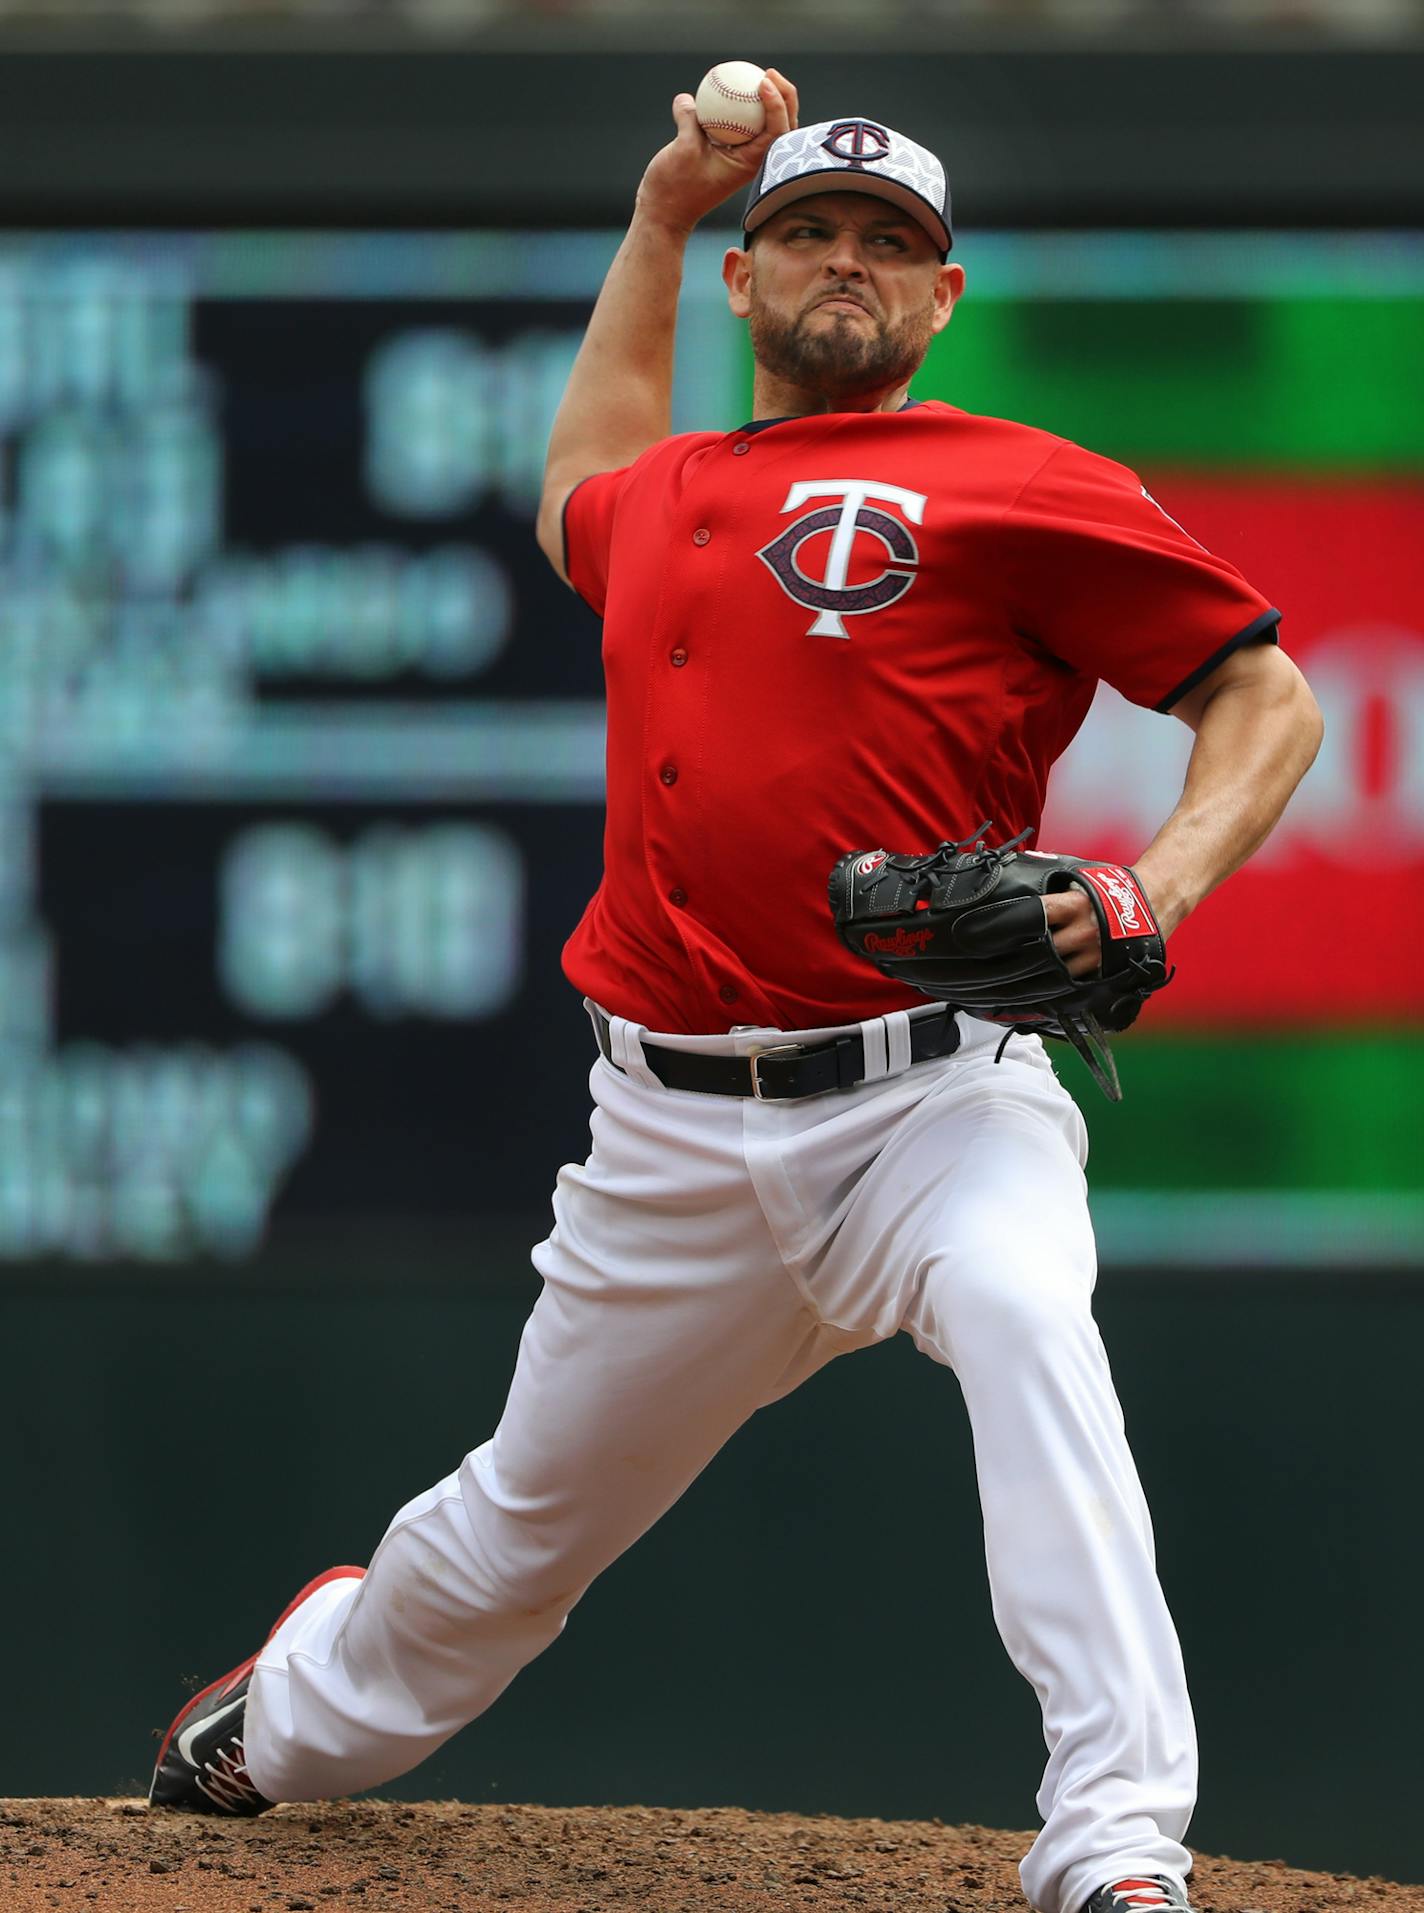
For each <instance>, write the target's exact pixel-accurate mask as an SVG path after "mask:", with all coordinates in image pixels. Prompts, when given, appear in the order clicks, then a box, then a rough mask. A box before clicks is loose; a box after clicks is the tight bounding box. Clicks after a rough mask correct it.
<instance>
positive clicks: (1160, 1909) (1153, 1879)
mask: <svg viewBox="0 0 1424 1913" xmlns="http://www.w3.org/2000/svg"><path fill="white" fill-rule="evenodd" d="M1083 1913H1196V1908H1195V1907H1194V1906H1193V1905H1192V1903H1191V1901H1190V1900H1189V1899H1188V1898H1187V1896H1186V1894H1185V1893H1184V1892H1183V1891H1182V1889H1181V1888H1180V1887H1179V1886H1178V1885H1177V1883H1176V1881H1175V1880H1169V1879H1168V1878H1167V1877H1166V1875H1165V1874H1162V1873H1152V1874H1149V1875H1148V1876H1147V1877H1146V1878H1145V1879H1132V1880H1109V1882H1108V1884H1107V1885H1106V1886H1100V1887H1099V1888H1098V1890H1097V1892H1096V1893H1095V1894H1093V1896H1092V1898H1091V1899H1089V1900H1087V1901H1086V1902H1085V1903H1084V1906H1083Z"/></svg>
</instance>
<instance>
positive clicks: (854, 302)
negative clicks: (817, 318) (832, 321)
mask: <svg viewBox="0 0 1424 1913" xmlns="http://www.w3.org/2000/svg"><path fill="white" fill-rule="evenodd" d="M817 306H818V309H819V308H820V307H824V306H829V307H830V309H831V310H832V311H833V312H841V311H845V312H868V311H869V307H868V306H864V305H862V304H861V302H860V300H859V299H851V298H848V297H847V296H846V294H845V293H843V292H837V293H833V294H832V295H831V297H830V298H829V299H821V300H818V301H817Z"/></svg>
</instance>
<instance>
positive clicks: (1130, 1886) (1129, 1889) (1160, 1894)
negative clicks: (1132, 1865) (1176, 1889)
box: [1110, 1880, 1172, 1908]
mask: <svg viewBox="0 0 1424 1913" xmlns="http://www.w3.org/2000/svg"><path fill="white" fill-rule="evenodd" d="M1110 1891H1111V1893H1112V1896H1113V1902H1114V1904H1115V1905H1118V1906H1130V1907H1148V1908H1161V1907H1170V1906H1171V1905H1172V1896H1171V1895H1170V1893H1168V1891H1167V1889H1166V1887H1164V1886H1163V1884H1162V1882H1161V1881H1160V1880H1114V1881H1113V1884H1112V1887H1111V1889H1110Z"/></svg>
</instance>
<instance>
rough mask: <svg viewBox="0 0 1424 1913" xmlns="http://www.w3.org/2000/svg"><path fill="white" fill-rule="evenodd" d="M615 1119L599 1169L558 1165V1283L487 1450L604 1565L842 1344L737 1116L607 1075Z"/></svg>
mask: <svg viewBox="0 0 1424 1913" xmlns="http://www.w3.org/2000/svg"><path fill="white" fill-rule="evenodd" d="M694 1101H695V1102H696V1103H698V1104H705V1105H707V1106H706V1107H705V1108H697V1107H689V1105H690V1104H692V1103H694ZM599 1115H600V1118H601V1120H598V1121H596V1122H595V1145H594V1151H593V1154H592V1156H591V1157H590V1159H589V1161H588V1162H587V1163H585V1164H580V1165H576V1166H572V1167H570V1168H568V1169H566V1170H564V1171H563V1172H562V1173H561V1175H560V1178H559V1186H558V1190H557V1192H556V1196H555V1227H554V1229H553V1232H552V1233H551V1235H550V1236H549V1238H548V1240H547V1241H545V1242H543V1243H541V1244H540V1245H539V1247H538V1248H537V1249H536V1250H535V1252H534V1262H535V1266H536V1268H537V1269H538V1271H539V1273H540V1274H541V1275H542V1276H543V1278H544V1288H543V1291H542V1293H541V1295H540V1297H539V1300H538V1301H537V1303H536V1304H535V1307H534V1310H533V1313H532V1314H531V1316H530V1318H529V1321H528V1322H527V1324H526V1326H525V1330H524V1334H523V1337H522V1339H521V1343H520V1349H519V1357H518V1361H517V1364H516V1368H515V1374H514V1379H513V1382H512V1384H511V1387H510V1392H509V1398H508V1402H507V1404H506V1407H505V1410H504V1414H503V1416H502V1417H501V1420H500V1423H499V1427H498V1429H497V1430H496V1433H495V1436H494V1439H493V1441H492V1442H491V1443H490V1444H488V1445H487V1448H486V1449H485V1450H482V1451H480V1456H482V1457H483V1459H482V1460H481V1459H480V1457H476V1458H475V1460H476V1462H477V1464H478V1465H479V1466H481V1467H482V1468H483V1469H484V1470H485V1471H486V1475H487V1480H486V1484H485V1485H486V1488H487V1491H488V1492H489V1493H490V1494H492V1495H493V1496H495V1497H497V1498H498V1499H499V1501H500V1502H501V1504H502V1505H504V1506H506V1507H507V1508H509V1509H510V1510H512V1511H517V1512H518V1514H519V1515H520V1516H521V1518H522V1519H523V1521H524V1522H525V1523H526V1524H528V1523H531V1522H532V1523H537V1524H542V1525H544V1526H545V1527H546V1528H547V1530H548V1532H549V1533H550V1534H551V1535H557V1536H558V1537H559V1548H560V1551H561V1552H562V1553H564V1554H565V1555H568V1554H570V1553H572V1554H574V1555H576V1556H581V1557H582V1556H587V1557H588V1558H587V1559H585V1560H584V1561H583V1563H582V1565H584V1566H585V1567H587V1568H588V1569H590V1570H591V1571H593V1570H596V1568H597V1567H598V1566H600V1565H602V1561H603V1559H605V1558H611V1557H612V1554H613V1553H616V1552H618V1551H619V1550H620V1549H621V1548H622V1547H625V1546H627V1545H628V1544H629V1543H630V1542H631V1541H632V1540H633V1539H635V1538H636V1536H637V1535H638V1534H640V1533H641V1532H642V1531H643V1529H644V1528H646V1527H647V1526H648V1525H649V1524H650V1522H651V1521H653V1520H655V1519H656V1518H657V1516H658V1514H660V1513H661V1512H662V1511H663V1509H664V1508H666V1507H668V1506H669V1505H671V1503H672V1502H673V1501H675V1500H676V1499H677V1497H678V1496H679V1495H680V1494H681V1493H682V1492H683V1490H684V1489H685V1488H686V1487H687V1486H688V1484H689V1483H690V1482H691V1481H692V1480H693V1478H694V1477H695V1476H696V1475H697V1474H698V1473H699V1472H700V1470H701V1469H702V1468H703V1467H704V1466H705V1465H706V1463H707V1462H708V1461H709V1460H710V1459H711V1457H712V1456H713V1455H714V1454H715V1453H716V1452H717V1450H718V1449H719V1448H720V1447H721V1446H722V1444H723V1443H724V1442H725V1441H726V1440H727V1439H728V1437H729V1436H730V1435H731V1434H732V1433H733V1432H734V1431H735V1430H736V1429H737V1428H738V1427H739V1426H740V1425H741V1423H742V1422H743V1421H745V1420H746V1418H747V1417H748V1416H749V1415H750V1414H752V1413H753V1412H754V1411H755V1410H756V1409H757V1408H759V1407H760V1406H762V1405H763V1404H764V1403H766V1402H768V1401H770V1400H773V1399H774V1398H775V1397H776V1396H778V1395H780V1394H784V1393H785V1392H787V1390H788V1388H789V1387H791V1386H794V1385H795V1383H796V1382H797V1381H798V1380H800V1379H803V1378H804V1376H805V1375H806V1374H809V1373H810V1372H812V1370H813V1369H814V1368H815V1367H817V1366H819V1365H820V1364H821V1362H823V1361H824V1360H827V1359H829V1357H830V1355H831V1354H833V1353H836V1352H838V1348H839V1346H840V1344H839V1343H838V1342H837V1341H836V1340H835V1339H834V1338H833V1337H832V1336H831V1335H830V1334H829V1333H828V1332H827V1331H825V1330H823V1329H822V1328H821V1326H820V1325H819V1324H818V1323H817V1322H816V1320H815V1318H814V1317H813V1316H812V1315H811V1314H810V1313H809V1311H808V1310H807V1309H806V1306H805V1303H804V1299H803V1297H802V1296H801V1295H800V1293H799V1292H798V1290H797V1289H796V1287H795V1285H794V1284H793V1283H792V1281H791V1279H790V1278H789V1277H788V1275H787V1274H786V1272H785V1270H784V1268H783V1267H782V1264H781V1261H780V1258H779V1256H778V1255H777V1254H776V1251H775V1248H774V1246H773V1244H772V1242H771V1238H770V1236H769V1233H768V1231H767V1227H766V1223H765V1220H764V1218H763V1217H762V1214H761V1210H760V1208H759V1206H758V1204H757V1202H756V1200H755V1196H754V1193H753V1191H752V1190H751V1188H750V1186H749V1184H748V1182H747V1178H746V1174H745V1169H744V1167H743V1165H742V1161H741V1149H740V1141H739V1128H738V1126H737V1123H736V1122H735V1121H734V1120H732V1118H734V1117H735V1116H736V1115H737V1112H736V1111H729V1110H728V1109H726V1108H725V1107H724V1106H723V1103H722V1100H721V1099H712V1098H708V1099H701V1098H698V1099H693V1098H690V1097H685V1096H684V1097H679V1098H677V1099H676V1104H675V1106H674V1105H671V1104H670V1099H669V1098H668V1096H667V1094H666V1093H665V1092H664V1093H661V1094H659V1093H658V1092H655V1091H644V1090H642V1089H640V1088H639V1086H637V1085H633V1086H630V1088H629V1089H628V1090H627V1091H626V1092H625V1090H624V1088H623V1087H622V1086H621V1085H603V1086H602V1090H601V1095H600V1112H599ZM594 1557H598V1558H597V1559H595V1558H594Z"/></svg>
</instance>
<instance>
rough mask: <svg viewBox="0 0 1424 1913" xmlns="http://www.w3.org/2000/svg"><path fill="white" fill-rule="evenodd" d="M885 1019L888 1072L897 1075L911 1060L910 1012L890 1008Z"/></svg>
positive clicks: (906, 1067) (907, 1066)
mask: <svg viewBox="0 0 1424 1913" xmlns="http://www.w3.org/2000/svg"><path fill="white" fill-rule="evenodd" d="M884 1020H885V1050H886V1060H887V1063H888V1065H889V1071H888V1073H889V1074H890V1075H891V1076H898V1075H899V1074H900V1072H901V1070H902V1069H908V1068H909V1067H910V1063H911V1061H912V1060H913V1059H912V1057H911V1053H910V1012H909V1011H908V1010H891V1012H890V1014H889V1015H888V1016H887V1017H886V1018H885V1019H884Z"/></svg>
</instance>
